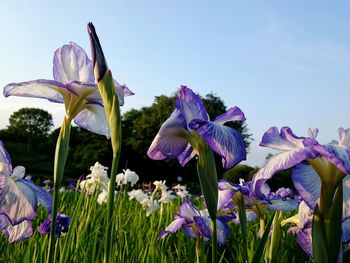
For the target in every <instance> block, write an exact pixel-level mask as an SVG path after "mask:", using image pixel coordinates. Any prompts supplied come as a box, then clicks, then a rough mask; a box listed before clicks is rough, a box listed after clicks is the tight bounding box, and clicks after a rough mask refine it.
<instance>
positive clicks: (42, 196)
mask: <svg viewBox="0 0 350 263" xmlns="http://www.w3.org/2000/svg"><path fill="white" fill-rule="evenodd" d="M18 182H20V183H22V184H25V185H26V186H28V187H30V188H31V189H32V191H33V192H34V193H35V195H36V198H37V200H38V205H42V206H44V207H45V208H46V210H47V212H48V213H49V214H51V209H52V196H51V194H49V193H48V192H47V191H46V190H45V189H44V188H42V187H40V186H37V185H35V184H34V183H33V182H31V181H29V180H26V179H21V180H19V181H17V183H18Z"/></svg>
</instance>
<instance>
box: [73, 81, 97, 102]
mask: <svg viewBox="0 0 350 263" xmlns="http://www.w3.org/2000/svg"><path fill="white" fill-rule="evenodd" d="M67 89H68V90H69V91H70V92H72V93H74V94H75V95H77V96H78V97H84V98H85V99H86V100H87V101H89V102H91V103H100V104H102V98H101V95H100V93H99V92H98V89H97V85H96V84H94V83H85V82H80V81H72V82H70V83H68V84H67Z"/></svg>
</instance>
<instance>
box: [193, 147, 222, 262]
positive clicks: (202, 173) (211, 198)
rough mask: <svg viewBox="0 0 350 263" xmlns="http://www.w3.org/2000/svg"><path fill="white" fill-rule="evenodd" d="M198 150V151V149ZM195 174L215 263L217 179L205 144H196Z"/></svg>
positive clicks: (211, 156) (212, 158) (210, 155)
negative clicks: (199, 187) (208, 221)
mask: <svg viewBox="0 0 350 263" xmlns="http://www.w3.org/2000/svg"><path fill="white" fill-rule="evenodd" d="M198 148H199V149H198ZM198 148H197V152H198V156H199V159H198V163H197V173H198V177H199V182H200V184H201V188H202V191H203V194H204V200H205V203H206V205H207V208H208V212H209V216H210V221H211V230H212V262H213V263H215V262H217V236H216V234H217V231H216V211H217V206H218V178H217V175H216V166H215V160H214V154H213V152H212V150H211V149H210V148H209V146H208V145H207V144H206V143H200V144H198Z"/></svg>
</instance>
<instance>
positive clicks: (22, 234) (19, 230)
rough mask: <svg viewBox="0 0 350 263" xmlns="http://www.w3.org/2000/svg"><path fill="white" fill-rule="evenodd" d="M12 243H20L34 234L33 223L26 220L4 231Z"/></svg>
mask: <svg viewBox="0 0 350 263" xmlns="http://www.w3.org/2000/svg"><path fill="white" fill-rule="evenodd" d="M3 232H4V233H5V235H6V236H7V238H8V239H9V242H10V243H14V242H18V241H21V240H23V239H26V238H28V237H31V236H32V234H33V228H32V221H29V220H24V221H22V222H21V223H19V224H17V225H14V226H12V225H10V226H8V227H7V228H6V229H4V230H3Z"/></svg>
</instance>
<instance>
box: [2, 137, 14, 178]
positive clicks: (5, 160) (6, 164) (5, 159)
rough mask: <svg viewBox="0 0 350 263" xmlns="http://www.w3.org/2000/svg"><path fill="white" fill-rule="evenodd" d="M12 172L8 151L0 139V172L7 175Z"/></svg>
mask: <svg viewBox="0 0 350 263" xmlns="http://www.w3.org/2000/svg"><path fill="white" fill-rule="evenodd" d="M11 172H12V162H11V157H10V155H9V153H8V152H7V150H6V148H5V147H4V144H3V142H2V141H0V173H2V174H4V175H6V176H9V175H10V174H11Z"/></svg>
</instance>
